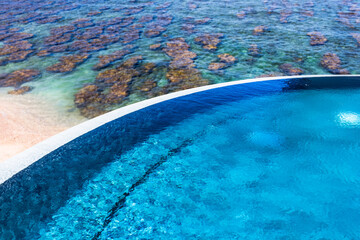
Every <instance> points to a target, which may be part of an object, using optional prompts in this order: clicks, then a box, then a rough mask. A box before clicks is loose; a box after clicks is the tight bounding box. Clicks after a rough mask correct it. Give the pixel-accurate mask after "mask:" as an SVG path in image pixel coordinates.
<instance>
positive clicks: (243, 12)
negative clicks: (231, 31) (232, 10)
mask: <svg viewBox="0 0 360 240" xmlns="http://www.w3.org/2000/svg"><path fill="white" fill-rule="evenodd" d="M236 16H237V18H239V19H244V18H245V17H246V12H245V11H241V12H239V13H237V14H236Z"/></svg>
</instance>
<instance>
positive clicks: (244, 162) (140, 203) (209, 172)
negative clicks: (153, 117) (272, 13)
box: [2, 82, 360, 239]
mask: <svg viewBox="0 0 360 240" xmlns="http://www.w3.org/2000/svg"><path fill="white" fill-rule="evenodd" d="M275 85H277V83H276V82H274V83H272V84H271V85H264V84H260V85H259V86H258V89H264V88H266V86H275ZM280 86H281V85H280ZM234 90H235V89H234ZM253 90H254V91H255V92H256V88H254V89H253ZM229 91H230V89H229ZM250 92H251V89H250V91H249V93H250ZM359 93H360V92H359V89H358V88H357V89H322V90H297V91H285V92H278V93H276V92H274V93H272V94H265V95H263V96H261V95H259V96H256V97H250V98H239V99H238V100H236V98H235V99H234V101H230V102H227V103H225V102H224V104H221V105H218V106H212V107H211V104H209V105H207V104H206V103H205V105H202V106H203V107H202V110H201V111H199V112H198V113H195V114H191V115H190V116H189V117H187V118H185V119H183V120H181V121H177V123H176V124H172V125H170V126H168V127H166V128H163V129H162V130H161V131H160V132H156V133H153V134H151V135H149V136H148V137H147V138H146V139H144V140H143V141H140V142H138V143H137V144H135V145H132V146H131V147H130V148H128V149H127V150H126V151H124V152H121V153H118V150H116V149H117V148H121V147H122V146H117V147H116V146H112V147H110V148H107V147H105V146H104V147H103V149H101V151H100V149H99V150H98V152H99V153H96V155H94V153H91V151H94V150H91V149H88V148H85V149H82V148H79V149H77V150H76V149H73V150H71V149H72V147H71V146H69V147H65V149H69V150H71V151H75V152H76V153H77V154H78V155H79V157H81V154H85V152H89V153H88V154H90V155H89V156H93V158H98V159H97V160H94V159H89V158H88V159H87V160H86V161H85V162H92V161H95V162H97V164H96V166H97V167H96V169H95V170H94V171H93V172H92V174H89V173H86V174H85V175H84V174H82V173H81V171H84V172H85V170H84V169H85V168H87V167H89V166H81V167H79V166H78V167H79V169H76V168H75V167H74V166H73V167H70V169H72V171H68V169H69V168H66V171H65V172H63V171H62V170H61V169H59V168H56V167H55V168H56V169H57V170H56V171H55V172H54V171H53V170H51V164H52V163H51V164H50V163H49V166H48V167H50V168H49V171H50V172H51V174H55V175H54V177H53V178H54V179H52V180H50V179H49V178H48V177H45V178H44V179H43V178H41V175H42V174H41V173H36V171H35V172H34V176H33V177H31V176H32V175H30V176H27V175H26V174H29V173H30V172H28V173H25V175H24V177H25V178H29V177H30V178H29V180H31V181H37V183H36V184H35V185H34V186H33V187H31V186H30V185H29V186H30V189H32V188H34V189H33V190H30V192H32V193H34V195H33V196H32V195H26V196H22V194H29V192H26V191H25V192H22V190H20V189H18V190H15V191H16V195H14V194H12V197H11V198H12V200H13V201H14V202H17V201H24V199H23V198H24V197H26V198H27V199H26V202H24V204H25V205H26V206H29V207H30V206H33V205H38V204H39V203H42V202H43V203H44V201H50V202H49V203H48V204H46V205H43V206H42V207H41V209H34V210H31V208H30V209H29V211H28V212H27V213H26V217H25V216H24V218H22V221H21V222H18V223H15V222H14V221H16V218H15V219H12V218H9V219H8V222H7V223H6V224H4V225H3V236H5V237H8V238H10V237H11V236H22V237H25V238H30V239H58V238H60V239H69V238H71V239H84V238H86V239H90V238H92V239H144V238H145V239H169V238H171V239H184V238H185V239H193V238H195V239H243V238H246V239H265V238H266V239H357V238H359V236H360V235H359V234H360V232H359V231H358V225H359V219H360V210H359V209H360V206H359V204H358V201H357V199H358V198H359V188H360V185H359V170H360V169H359V168H360V165H359V162H358V156H359V151H360V142H359V138H358V136H359V134H360V121H359V114H360V105H359V104H357V103H358V102H359V100H360V99H359V96H360V95H359ZM206 96H208V100H210V101H211V99H212V96H211V94H208V95H206ZM191 99H193V100H195V98H191ZM213 100H215V99H213ZM216 101H219V100H218V98H217V99H216ZM173 104H174V103H173ZM179 104H181V100H180V102H179ZM192 104H193V105H198V104H200V103H197V102H190V103H189V105H192ZM207 106H209V107H208V108H207ZM144 113H145V114H144V115H143V116H144V118H145V119H146V118H147V114H146V112H144ZM162 116H164V115H161V116H159V118H160V119H161V118H162ZM143 124H145V125H146V124H147V121H145V122H144V123H143ZM107 134H109V133H107ZM116 134H117V136H119V134H120V135H123V134H124V132H123V133H122V131H120V132H119V131H117V132H116ZM133 134H134V132H133ZM109 137H110V139H113V140H112V142H115V143H116V142H118V140H116V139H115V138H114V136H111V135H109ZM82 141H83V140H82ZM110 149H113V150H110ZM82 151H84V153H82ZM52 155H53V156H52V158H59V157H60V158H66V156H67V154H66V153H61V152H59V153H53V154H52ZM71 155H72V156H74V158H73V159H72V160H71V161H77V160H76V159H77V156H76V155H74V153H72V154H71ZM84 156H86V154H85V155H84ZM109 156H110V157H109ZM108 158H109V159H110V160H109V159H108ZM105 159H108V160H106V162H107V163H106V164H104V163H103V161H105ZM63 160H65V159H63ZM40 166H42V168H44V167H45V168H46V169H47V168H48V167H47V166H44V165H43V163H39V164H38V166H37V167H40ZM42 172H43V171H42ZM43 173H44V172H43ZM63 173H66V174H67V175H69V176H71V179H72V180H71V184H67V183H66V181H67V177H66V178H65V177H60V176H62V174H63ZM58 174H59V176H57V175H58ZM37 175H39V176H37ZM77 175H78V176H77ZM40 179H43V180H46V181H47V180H49V181H50V182H49V183H46V182H44V183H40V182H38V181H39V180H40ZM19 180H20V182H21V181H22V180H21V178H20V179H19ZM31 181H30V182H31ZM77 182H78V183H80V184H81V185H79V184H78V183H77ZM9 184H10V185H9ZM9 184H7V186H8V187H9V190H10V189H11V183H9ZM13 184H14V186H16V185H17V184H18V183H16V182H13ZM49 184H50V185H49ZM53 184H55V185H56V186H55V185H54V186H52V185H53ZM57 184H58V185H59V186H60V189H62V190H61V192H53V193H52V192H51V191H52V189H54V190H55V189H57ZM23 185H24V188H27V187H26V186H27V185H28V183H23ZM62 185H63V186H66V187H65V188H63V187H61V186H62ZM76 185H78V187H74V186H76ZM35 186H36V187H35ZM8 187H5V189H7V188H8ZM45 189H46V190H45ZM44 190H45V191H44ZM11 191H13V190H11ZM14 193H15V192H14ZM5 195H6V194H5ZM62 195H64V196H62ZM4 197H5V196H4ZM28 197H30V198H28ZM5 198H6V197H5ZM21 199H22V200H21ZM31 202H34V203H31ZM2 204H3V205H2V209H3V210H5V209H7V208H8V207H9V204H8V203H6V201H5V202H2ZM4 204H5V205H4ZM49 204H50V205H49ZM48 205H49V206H48ZM21 208H22V206H21V205H19V206H17V207H16V208H15V206H14V208H13V211H15V212H13V213H11V214H10V215H9V216H17V214H16V211H21ZM5 211H7V210H5ZM4 213H5V212H4ZM13 214H15V215H13ZM18 214H19V213H18ZM21 215H22V214H21ZM39 217H40V218H39ZM5 226H6V227H5ZM27 226H31V227H27Z"/></svg>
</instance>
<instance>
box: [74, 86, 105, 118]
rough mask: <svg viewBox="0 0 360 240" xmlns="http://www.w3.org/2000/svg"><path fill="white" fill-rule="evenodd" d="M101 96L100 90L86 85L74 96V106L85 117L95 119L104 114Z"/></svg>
mask: <svg viewBox="0 0 360 240" xmlns="http://www.w3.org/2000/svg"><path fill="white" fill-rule="evenodd" d="M103 98H104V96H103V94H102V91H101V89H100V88H99V87H98V86H96V85H95V84H90V85H86V86H84V87H83V88H81V89H80V90H79V91H78V92H77V93H76V94H75V100H74V102H75V106H76V107H77V108H79V110H80V113H81V114H82V115H83V116H85V117H88V118H90V117H95V116H98V115H100V114H102V113H104V112H105V111H104V109H103V105H102V104H101V102H102V101H103Z"/></svg>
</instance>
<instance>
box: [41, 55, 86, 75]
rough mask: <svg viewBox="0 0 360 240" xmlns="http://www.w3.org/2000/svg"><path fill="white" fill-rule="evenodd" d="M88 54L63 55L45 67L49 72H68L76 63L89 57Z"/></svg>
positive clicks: (78, 63)
mask: <svg viewBox="0 0 360 240" xmlns="http://www.w3.org/2000/svg"><path fill="white" fill-rule="evenodd" d="M89 56H90V55H88V54H75V55H70V56H63V57H61V58H60V62H59V63H55V64H54V65H52V66H50V67H48V68H46V70H48V71H49V72H56V73H68V72H71V71H73V70H74V69H75V68H76V67H77V66H78V65H80V64H81V63H83V62H84V61H85V60H86V59H88V58H89Z"/></svg>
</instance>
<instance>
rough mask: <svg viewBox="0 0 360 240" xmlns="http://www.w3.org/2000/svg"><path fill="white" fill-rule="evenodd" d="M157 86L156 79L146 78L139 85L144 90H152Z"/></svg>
mask: <svg viewBox="0 0 360 240" xmlns="http://www.w3.org/2000/svg"><path fill="white" fill-rule="evenodd" d="M156 86H157V83H156V81H154V80H150V79H148V80H146V81H144V82H143V83H142V84H141V85H140V86H139V87H138V89H139V90H140V91H142V92H150V91H151V90H153V89H154V88H155V87H156Z"/></svg>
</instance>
